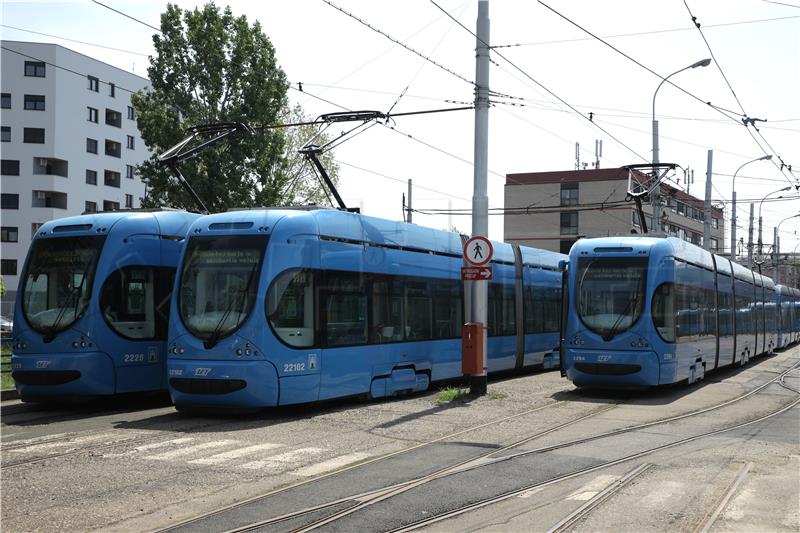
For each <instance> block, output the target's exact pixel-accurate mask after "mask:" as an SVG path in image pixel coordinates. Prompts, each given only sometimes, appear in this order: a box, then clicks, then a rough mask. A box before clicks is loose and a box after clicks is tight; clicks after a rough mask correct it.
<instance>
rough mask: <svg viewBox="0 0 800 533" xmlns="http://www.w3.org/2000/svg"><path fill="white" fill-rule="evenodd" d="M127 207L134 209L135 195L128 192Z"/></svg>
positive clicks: (126, 196) (126, 197)
mask: <svg viewBox="0 0 800 533" xmlns="http://www.w3.org/2000/svg"><path fill="white" fill-rule="evenodd" d="M125 208H126V209H133V195H132V194H126V195H125Z"/></svg>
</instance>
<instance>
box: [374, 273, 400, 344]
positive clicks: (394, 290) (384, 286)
mask: <svg viewBox="0 0 800 533" xmlns="http://www.w3.org/2000/svg"><path fill="white" fill-rule="evenodd" d="M401 340H403V287H402V283H400V282H399V281H398V280H396V279H392V278H390V277H388V276H386V277H384V276H381V277H378V278H376V279H375V280H373V282H372V318H371V322H370V336H369V342H370V343H372V344H381V343H385V342H397V341H401Z"/></svg>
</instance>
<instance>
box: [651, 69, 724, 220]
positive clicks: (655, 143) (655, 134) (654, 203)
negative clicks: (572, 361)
mask: <svg viewBox="0 0 800 533" xmlns="http://www.w3.org/2000/svg"><path fill="white" fill-rule="evenodd" d="M710 64H711V59H710V58H706V59H701V60H700V61H697V62H696V63H692V64H691V65H689V66H688V67H683V68H682V69H680V70H676V71H675V72H673V73H672V74H670V75H669V76H667V77H666V78H664V79H663V80H661V83H659V84H658V87H656V92H654V93H653V173H654V174H655V173H656V168H655V166H656V165H658V163H659V160H658V121H657V120H656V95H657V94H658V90H659V89H660V88H661V86H662V85H664V82H665V81H667V80H668V79H669V78H671V77H672V76H674V75H675V74H679V73H681V72H683V71H684V70H689V69H692V68H697V67H707V66H708V65H710ZM656 185H657V186H659V187H660V185H658V184H656ZM650 204H651V206H652V209H653V224H654V225H655V224H656V220H657V218H656V217H657V216H658V214H657V213H656V210H657V209H658V206H659V205H660V204H661V198H660V197H659V190H658V189H655V193H654V194H652V195H651V201H650Z"/></svg>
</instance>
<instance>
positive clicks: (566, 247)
mask: <svg viewBox="0 0 800 533" xmlns="http://www.w3.org/2000/svg"><path fill="white" fill-rule="evenodd" d="M573 244H575V241H572V240H569V241H560V242H559V247H558V248H559V252H561V253H562V254H565V255H567V254H569V251H570V249H571V248H572V245H573Z"/></svg>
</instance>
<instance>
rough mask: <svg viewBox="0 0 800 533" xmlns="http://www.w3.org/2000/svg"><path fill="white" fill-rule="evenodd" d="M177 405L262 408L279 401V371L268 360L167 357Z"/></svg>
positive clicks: (170, 385)
mask: <svg viewBox="0 0 800 533" xmlns="http://www.w3.org/2000/svg"><path fill="white" fill-rule="evenodd" d="M167 376H168V383H169V394H170V397H171V398H172V402H173V403H174V404H175V406H176V407H177V408H179V409H180V408H181V407H187V408H196V409H202V408H204V407H209V408H218V409H227V408H233V409H236V408H259V407H273V406H275V405H277V404H278V392H279V390H278V373H277V372H276V371H275V367H274V366H273V365H272V364H271V363H269V362H267V361H198V360H184V359H169V360H168V361H167Z"/></svg>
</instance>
